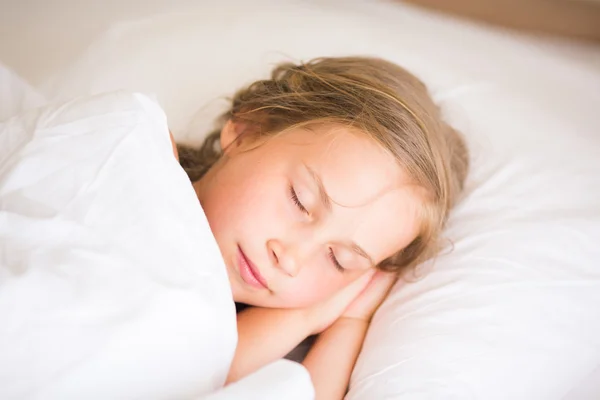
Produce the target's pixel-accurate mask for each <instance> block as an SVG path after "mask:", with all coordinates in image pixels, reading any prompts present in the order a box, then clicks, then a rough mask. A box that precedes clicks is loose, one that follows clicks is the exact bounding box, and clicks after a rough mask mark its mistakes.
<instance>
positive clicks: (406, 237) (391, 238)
mask: <svg viewBox="0 0 600 400" xmlns="http://www.w3.org/2000/svg"><path fill="white" fill-rule="evenodd" d="M278 139H279V140H278V141H280V143H279V145H281V146H284V147H286V148H287V149H286V151H285V153H286V157H289V158H290V160H293V162H294V163H297V164H305V165H307V166H308V167H309V168H310V169H312V170H313V171H314V172H315V173H316V174H317V175H318V176H319V177H320V179H321V181H322V182H323V186H324V187H325V188H326V190H327V192H328V194H329V196H330V197H331V199H332V202H333V203H334V210H335V211H337V213H334V214H336V215H337V216H340V217H343V218H342V220H341V221H339V222H340V223H341V224H344V223H346V224H347V226H346V227H345V229H346V231H347V232H349V233H351V236H353V238H352V239H353V240H356V241H357V242H358V243H359V245H361V246H363V247H367V251H369V249H374V250H375V251H376V252H378V253H381V254H384V255H385V256H386V257H387V256H389V255H391V254H393V253H395V252H396V251H398V250H400V248H403V247H405V246H406V245H408V244H409V243H410V242H411V241H412V240H413V239H414V238H415V236H416V235H417V233H418V230H419V220H418V215H419V211H420V207H419V206H420V204H421V201H420V197H419V196H418V191H417V188H416V187H415V186H414V185H413V184H412V182H411V180H410V177H409V175H408V174H407V172H406V171H405V170H404V169H403V168H402V167H401V166H400V164H399V163H398V162H397V161H396V160H395V159H394V158H393V156H392V155H391V154H390V153H388V152H386V151H385V150H384V149H383V148H382V147H381V146H380V145H379V144H378V143H377V142H375V140H373V139H371V138H369V137H367V136H366V134H364V133H362V132H360V131H357V130H353V129H351V128H348V127H342V126H335V125H322V126H318V127H311V128H310V129H299V130H294V131H290V132H287V133H285V134H283V135H281V136H280V137H279V138H278ZM281 150H283V149H281Z"/></svg>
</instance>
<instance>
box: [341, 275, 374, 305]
mask: <svg viewBox="0 0 600 400" xmlns="http://www.w3.org/2000/svg"><path fill="white" fill-rule="evenodd" d="M376 272H377V271H376V270H375V269H374V268H373V269H370V270H368V271H367V272H365V273H364V274H363V275H361V276H360V277H359V278H357V279H356V280H354V281H353V282H351V283H350V284H348V286H346V287H345V288H344V289H342V290H341V291H340V292H338V294H337V297H338V299H340V300H341V299H345V300H347V302H350V301H351V300H353V299H354V298H356V297H357V296H358V295H359V294H361V293H362V292H363V291H364V290H365V288H367V287H368V286H369V283H370V282H371V281H372V279H373V277H374V276H375V273H376Z"/></svg>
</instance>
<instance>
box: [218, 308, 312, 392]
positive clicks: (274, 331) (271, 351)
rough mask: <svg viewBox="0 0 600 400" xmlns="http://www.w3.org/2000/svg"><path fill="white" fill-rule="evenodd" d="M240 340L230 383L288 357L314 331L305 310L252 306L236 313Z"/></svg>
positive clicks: (228, 379)
mask: <svg viewBox="0 0 600 400" xmlns="http://www.w3.org/2000/svg"><path fill="white" fill-rule="evenodd" d="M237 324H238V344H237V348H236V350H235V356H234V358H233V362H232V364H231V368H230V369H229V375H228V376H227V383H231V382H235V381H237V380H238V379H240V378H243V377H244V376H246V375H248V374H250V373H252V372H254V371H256V370H258V369H259V368H261V367H262V366H264V365H267V364H269V363H271V362H272V361H275V360H278V359H280V358H283V357H285V355H286V354H287V353H289V352H290V351H291V350H292V349H293V348H294V347H296V346H297V345H298V344H299V343H300V342H301V341H303V340H304V339H305V338H306V337H308V336H309V335H311V334H312V328H311V326H310V323H309V319H308V316H307V314H306V313H305V310H302V309H287V310H286V309H276V308H259V307H249V308H246V309H245V310H243V311H242V312H240V313H239V314H238V316H237Z"/></svg>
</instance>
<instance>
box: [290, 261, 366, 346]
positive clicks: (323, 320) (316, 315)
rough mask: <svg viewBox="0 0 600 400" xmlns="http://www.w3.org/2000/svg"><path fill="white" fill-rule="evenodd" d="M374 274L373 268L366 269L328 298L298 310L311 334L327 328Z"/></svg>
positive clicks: (363, 288)
mask: <svg viewBox="0 0 600 400" xmlns="http://www.w3.org/2000/svg"><path fill="white" fill-rule="evenodd" d="M374 275H375V269H373V270H370V271H367V272H365V274H364V275H363V276H361V277H360V278H358V279H357V280H355V281H354V282H352V283H350V284H349V285H348V286H346V287H345V288H343V289H342V290H340V291H339V292H337V293H335V294H334V295H333V296H332V297H330V298H329V299H326V300H324V301H322V302H321V303H318V304H315V305H313V306H311V307H308V308H305V309H301V310H299V311H301V312H302V313H303V314H304V318H305V320H306V321H307V323H308V328H309V331H310V332H311V334H313V335H314V334H317V333H321V332H323V331H324V330H325V329H327V328H329V326H331V325H332V324H333V323H334V322H335V321H336V320H337V319H338V318H339V317H340V316H341V315H342V314H343V313H344V311H345V310H346V308H348V306H349V305H350V304H351V303H352V302H353V301H354V299H356V298H357V297H358V296H359V295H360V294H361V293H362V292H363V290H365V288H366V287H367V286H368V285H369V282H370V281H371V279H372V278H373V276H374Z"/></svg>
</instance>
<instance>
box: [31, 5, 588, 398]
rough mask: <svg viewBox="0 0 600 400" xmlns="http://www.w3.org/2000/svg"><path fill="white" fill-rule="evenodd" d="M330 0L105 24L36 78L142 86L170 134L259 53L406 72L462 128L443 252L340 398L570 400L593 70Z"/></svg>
mask: <svg viewBox="0 0 600 400" xmlns="http://www.w3.org/2000/svg"><path fill="white" fill-rule="evenodd" d="M396 3H397V2H396ZM343 4H344V6H343V7H340V6H333V7H330V6H328V5H326V4H325V5H317V4H316V2H309V1H306V2H279V1H275V0H259V1H255V2H241V1H224V2H220V3H219V5H216V4H214V5H206V4H202V5H201V6H196V7H195V6H190V7H189V9H188V10H185V11H184V12H181V13H172V14H164V15H157V16H155V17H153V18H148V19H145V20H141V21H131V22H121V23H119V24H115V25H113V26H112V28H111V29H110V30H108V31H107V32H106V34H104V35H102V36H101V37H99V38H98V40H97V41H95V42H94V43H92V44H90V46H89V47H88V49H87V51H86V52H85V53H84V54H82V55H81V57H79V58H78V59H77V60H76V61H75V62H73V63H72V64H71V67H70V68H68V69H67V70H65V71H64V72H63V73H61V74H58V75H54V76H53V77H52V78H51V79H48V80H47V81H46V82H45V84H44V85H41V86H40V87H39V89H40V90H41V91H42V92H43V93H44V94H45V95H46V96H48V97H49V98H55V99H60V98H69V97H71V96H73V95H79V94H88V93H97V92H101V91H105V90H111V89H119V88H127V89H130V90H142V91H152V92H154V93H157V96H158V100H159V101H160V103H161V104H162V105H163V107H164V108H165V110H166V113H167V115H168V116H169V120H170V124H171V127H172V128H174V133H175V134H176V135H178V136H179V137H180V138H185V137H188V138H189V139H191V140H194V141H199V140H200V138H201V135H202V134H204V133H206V132H207V131H208V130H209V128H210V127H211V124H212V121H213V120H214V118H215V117H216V116H217V115H218V114H219V112H221V111H222V110H223V107H224V106H223V104H224V103H223V102H221V101H220V100H219V99H220V97H221V96H223V95H224V94H229V93H232V92H233V91H234V90H236V89H237V88H239V87H240V86H241V85H243V84H246V83H249V82H251V81H252V80H254V79H257V78H260V77H263V76H265V75H266V74H267V72H268V71H269V70H270V69H271V68H272V66H273V64H274V63H275V62H276V61H281V60H286V61H287V60H290V59H292V60H296V59H303V60H306V59H308V58H311V57H316V56H330V55H346V54H368V55H378V56H382V57H385V58H387V59H389V60H391V61H395V62H398V63H399V64H401V65H403V66H405V67H407V68H409V69H410V70H411V71H413V72H415V73H416V74H417V75H418V76H419V77H421V78H422V79H423V80H424V81H425V82H426V83H427V84H428V86H429V87H430V89H431V91H432V93H433V94H434V96H435V98H436V99H437V100H438V101H439V102H440V103H441V104H442V106H443V108H444V110H445V112H446V115H447V116H448V119H449V121H450V122H451V123H452V124H454V126H456V127H457V128H459V129H460V130H462V131H463V132H464V133H465V135H466V137H467V140H468V142H469V145H470V149H471V153H472V172H471V175H470V177H469V179H468V182H467V187H466V196H465V200H464V201H463V202H462V203H461V204H460V205H459V207H458V208H457V209H456V210H455V212H454V213H453V215H452V218H451V221H450V224H449V227H448V230H447V232H446V236H447V237H448V239H449V240H450V241H451V242H452V243H453V246H451V247H452V249H450V246H449V248H448V249H447V251H446V252H444V254H443V255H442V256H440V257H439V258H438V259H437V260H436V262H435V265H434V266H433V267H431V266H425V267H424V268H423V270H424V271H427V273H426V274H425V275H424V277H423V278H422V279H420V280H418V281H416V282H413V283H406V284H402V285H398V286H397V287H396V288H395V289H394V291H393V293H392V295H391V296H390V298H389V300H388V301H387V302H386V303H385V304H384V305H383V307H382V308H381V310H380V312H379V313H378V314H377V315H376V317H375V319H374V321H373V325H372V328H371V330H370V332H369V334H368V337H367V340H366V343H365V346H364V348H363V352H362V353H361V356H360V358H359V360H358V364H357V367H356V369H355V371H354V374H353V377H352V383H351V390H350V393H349V395H348V398H349V399H351V400H371V399H383V398H386V399H394V398H401V399H403V400H404V399H408V400H421V399H461V400H464V399H486V400H488V399H490V400H494V399H498V400H505V399H515V400H519V399H523V400H538V399H539V400H542V399H543V400H548V399H561V398H563V397H564V396H566V395H567V394H568V393H572V394H573V396H582V394H581V392H577V390H578V387H579V386H580V385H582V383H583V382H584V381H585V380H586V379H594V378H593V376H594V375H592V374H593V372H594V370H597V368H598V366H599V365H600V309H599V308H598V306H597V305H598V304H600V246H599V245H598V243H600V158H599V157H598V149H600V134H599V131H598V129H599V128H598V126H600V119H599V118H600V117H599V115H598V110H597V107H598V104H600V73H599V72H598V70H597V67H596V65H592V64H587V63H586V62H585V59H586V58H585V57H577V58H569V57H567V56H565V55H564V53H562V52H560V51H558V50H556V49H555V48H554V47H552V46H541V47H539V46H537V45H538V43H539V41H538V40H537V39H531V38H527V37H521V36H514V35H513V36H511V35H507V34H502V32H499V31H493V30H489V29H485V28H482V27H480V26H476V25H470V24H467V23H464V22H459V21H457V20H451V19H445V18H441V17H439V16H436V15H434V14H429V13H425V12H422V11H419V10H416V9H413V8H411V7H408V6H405V5H402V4H391V3H390V4H387V3H385V4H384V3H381V2H368V3H367V2H344V3H343ZM596 56H597V54H596ZM198 109H200V111H199V112H197V110H198ZM596 376H597V375H596ZM589 377H592V378H589ZM587 387H588V388H589V390H588V391H587V393H586V394H585V395H586V396H589V398H594V397H596V398H597V397H598V396H600V393H597V385H596V386H595V388H596V389H594V387H593V385H590V386H587ZM572 398H573V399H574V400H579V399H580V398H582V397H572Z"/></svg>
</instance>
